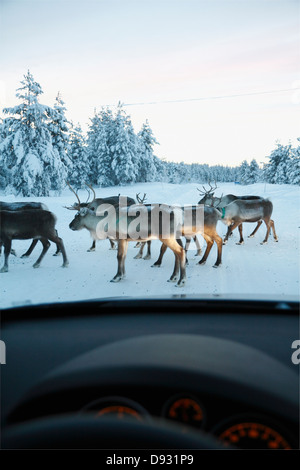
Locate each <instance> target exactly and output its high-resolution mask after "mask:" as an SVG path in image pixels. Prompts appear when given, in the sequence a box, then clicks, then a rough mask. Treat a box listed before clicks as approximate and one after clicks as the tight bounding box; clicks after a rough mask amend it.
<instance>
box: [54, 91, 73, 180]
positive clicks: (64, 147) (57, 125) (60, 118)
mask: <svg viewBox="0 0 300 470" xmlns="http://www.w3.org/2000/svg"><path fill="white" fill-rule="evenodd" d="M65 112H66V108H65V107H64V102H63V100H62V98H61V96H60V93H58V94H57V96H56V98H55V104H54V108H50V114H49V130H50V132H51V137H52V144H53V148H54V149H56V150H57V152H58V154H59V158H60V160H61V161H62V162H63V164H64V165H65V167H66V168H67V171H68V175H67V177H68V179H69V177H70V175H71V174H72V162H71V160H70V158H69V157H68V146H69V125H70V122H69V121H68V120H67V118H66V116H65Z"/></svg>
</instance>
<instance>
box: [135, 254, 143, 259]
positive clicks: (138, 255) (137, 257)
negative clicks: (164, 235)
mask: <svg viewBox="0 0 300 470" xmlns="http://www.w3.org/2000/svg"><path fill="white" fill-rule="evenodd" d="M141 258H142V255H140V254H137V255H135V257H134V258H133V259H141Z"/></svg>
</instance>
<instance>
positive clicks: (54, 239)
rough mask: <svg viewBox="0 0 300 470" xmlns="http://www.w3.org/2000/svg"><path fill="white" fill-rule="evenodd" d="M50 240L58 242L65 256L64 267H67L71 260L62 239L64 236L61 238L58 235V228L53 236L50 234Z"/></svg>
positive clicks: (57, 244)
mask: <svg viewBox="0 0 300 470" xmlns="http://www.w3.org/2000/svg"><path fill="white" fill-rule="evenodd" d="M49 240H51V241H52V242H53V243H56V246H58V247H59V249H60V251H61V254H62V256H63V264H62V268H66V267H67V266H69V261H68V258H67V254H66V250H65V246H64V242H63V241H62V238H60V237H59V236H58V235H57V231H56V230H55V234H54V235H53V236H49Z"/></svg>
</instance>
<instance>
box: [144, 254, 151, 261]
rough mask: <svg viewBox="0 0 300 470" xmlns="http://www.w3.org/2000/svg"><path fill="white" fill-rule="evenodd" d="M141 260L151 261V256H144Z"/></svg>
mask: <svg viewBox="0 0 300 470" xmlns="http://www.w3.org/2000/svg"><path fill="white" fill-rule="evenodd" d="M143 259H145V260H147V259H151V255H146V256H144V258H143Z"/></svg>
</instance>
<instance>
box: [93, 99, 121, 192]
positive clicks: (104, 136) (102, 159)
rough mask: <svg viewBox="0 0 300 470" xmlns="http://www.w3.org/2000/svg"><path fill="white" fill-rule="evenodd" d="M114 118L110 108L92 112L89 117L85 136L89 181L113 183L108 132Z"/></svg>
mask: <svg viewBox="0 0 300 470" xmlns="http://www.w3.org/2000/svg"><path fill="white" fill-rule="evenodd" d="M113 127H114V118H113V114H112V112H111V110H110V109H104V108H103V109H102V110H101V111H100V112H99V113H96V111H95V113H94V116H93V118H91V119H90V125H89V130H88V138H87V152H88V159H89V167H90V171H89V181H90V183H92V184H97V185H100V186H112V185H114V184H115V182H114V177H113V171H112V157H111V154H110V150H109V143H110V134H113Z"/></svg>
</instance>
